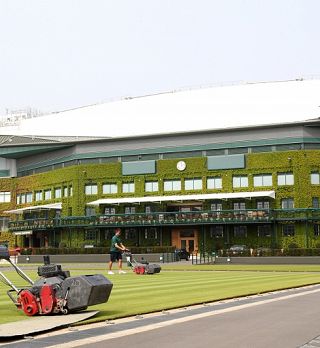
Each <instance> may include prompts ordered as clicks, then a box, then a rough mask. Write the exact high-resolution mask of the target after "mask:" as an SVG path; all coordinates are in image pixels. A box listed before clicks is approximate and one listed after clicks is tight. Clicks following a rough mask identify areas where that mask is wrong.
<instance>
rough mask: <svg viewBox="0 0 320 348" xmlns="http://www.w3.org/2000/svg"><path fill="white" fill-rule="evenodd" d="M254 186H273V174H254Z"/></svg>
mask: <svg viewBox="0 0 320 348" xmlns="http://www.w3.org/2000/svg"><path fill="white" fill-rule="evenodd" d="M253 186H255V187H257V186H272V175H271V174H260V175H254V176H253Z"/></svg>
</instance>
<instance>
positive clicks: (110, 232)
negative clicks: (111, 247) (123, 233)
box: [104, 228, 114, 240]
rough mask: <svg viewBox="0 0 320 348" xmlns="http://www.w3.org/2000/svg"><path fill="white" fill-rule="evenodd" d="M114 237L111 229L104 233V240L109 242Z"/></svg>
mask: <svg viewBox="0 0 320 348" xmlns="http://www.w3.org/2000/svg"><path fill="white" fill-rule="evenodd" d="M113 236H114V233H113V229H111V228H107V229H106V230H105V231H104V239H105V240H111V238H112V237H113Z"/></svg>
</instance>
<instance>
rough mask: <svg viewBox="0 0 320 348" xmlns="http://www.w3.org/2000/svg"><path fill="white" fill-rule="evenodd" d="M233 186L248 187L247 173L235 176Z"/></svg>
mask: <svg viewBox="0 0 320 348" xmlns="http://www.w3.org/2000/svg"><path fill="white" fill-rule="evenodd" d="M233 187H248V177H247V176H246V175H239V176H234V177H233Z"/></svg>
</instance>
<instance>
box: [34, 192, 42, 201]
mask: <svg viewBox="0 0 320 348" xmlns="http://www.w3.org/2000/svg"><path fill="white" fill-rule="evenodd" d="M35 201H36V202H37V201H42V191H36V197H35Z"/></svg>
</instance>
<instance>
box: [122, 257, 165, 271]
mask: <svg viewBox="0 0 320 348" xmlns="http://www.w3.org/2000/svg"><path fill="white" fill-rule="evenodd" d="M124 256H125V257H126V260H127V263H128V265H129V266H130V267H131V268H132V270H133V272H134V273H136V274H155V273H160V271H161V266H160V265H158V264H156V263H149V262H147V261H145V260H144V261H140V262H138V261H137V260H135V259H134V258H133V257H132V254H131V253H130V252H126V253H125V254H124Z"/></svg>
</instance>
